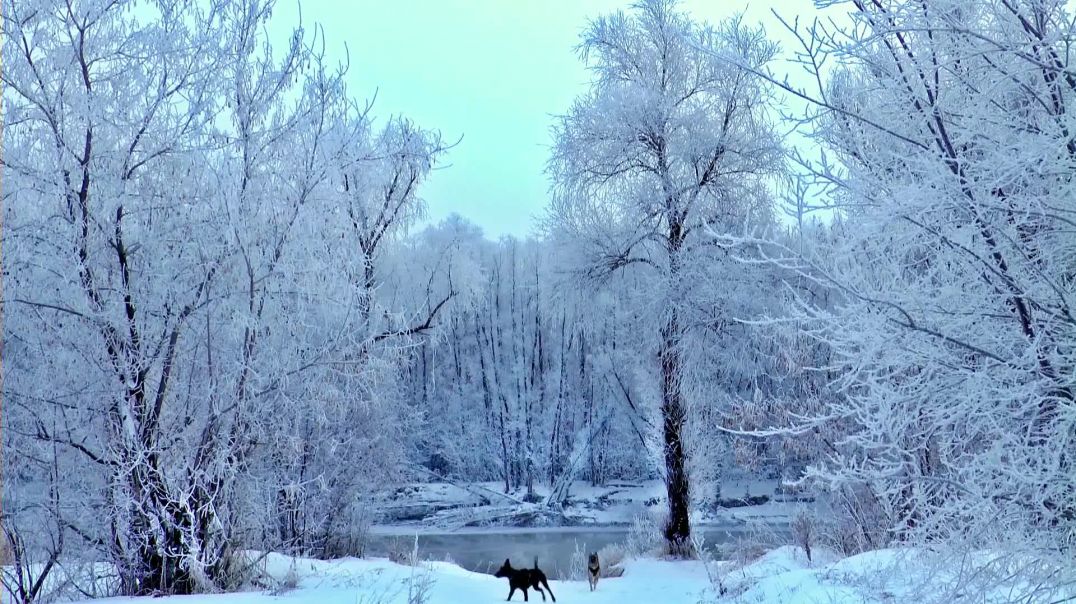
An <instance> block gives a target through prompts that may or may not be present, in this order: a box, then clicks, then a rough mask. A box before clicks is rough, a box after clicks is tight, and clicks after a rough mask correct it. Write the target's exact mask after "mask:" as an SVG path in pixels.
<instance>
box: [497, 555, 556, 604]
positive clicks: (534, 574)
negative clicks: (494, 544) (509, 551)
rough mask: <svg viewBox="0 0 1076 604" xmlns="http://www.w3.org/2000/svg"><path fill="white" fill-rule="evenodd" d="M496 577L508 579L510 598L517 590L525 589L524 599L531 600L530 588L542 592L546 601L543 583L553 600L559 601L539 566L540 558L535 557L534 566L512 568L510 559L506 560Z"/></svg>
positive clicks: (543, 599) (510, 598)
mask: <svg viewBox="0 0 1076 604" xmlns="http://www.w3.org/2000/svg"><path fill="white" fill-rule="evenodd" d="M493 576H494V577H499V578H506V579H508V587H509V589H508V600H509V601H511V600H512V595H513V594H514V593H516V590H517V589H519V590H522V591H523V601H524V602H528V601H530V600H529V598H528V597H527V590H528V589H531V588H533V589H535V590H537V591H538V593H540V594H542V601H543V602H545V591H542V585H545V589H546V591H548V592H549V597H550V598H553V601H554V602H556V601H557V597H556V596H554V595H553V590H552V588H550V587H549V581H547V580H546V577H545V573H543V572H542V571H541V570H540V569H539V568H538V559H537V558H535V559H534V568H512V562H511V561H510V560H509V559H507V558H506V559H505V560H504V565H503V566H501V568H499V569H498V570H497V572H495V573H493Z"/></svg>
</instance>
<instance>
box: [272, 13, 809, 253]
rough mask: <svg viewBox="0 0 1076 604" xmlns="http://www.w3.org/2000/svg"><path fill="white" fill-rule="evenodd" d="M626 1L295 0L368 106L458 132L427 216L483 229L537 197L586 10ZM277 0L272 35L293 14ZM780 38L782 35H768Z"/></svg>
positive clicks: (523, 220)
mask: <svg viewBox="0 0 1076 604" xmlns="http://www.w3.org/2000/svg"><path fill="white" fill-rule="evenodd" d="M628 5H629V1H628V0H440V1H438V0H392V1H381V0H377V1H375V0H356V1H353V2H341V1H338V0H303V1H302V16H303V22H304V25H306V26H307V27H309V26H310V25H311V24H312V23H313V22H315V21H316V22H319V23H321V24H322V26H323V27H324V31H325V35H326V38H327V40H328V51H329V56H330V59H336V60H342V59H343V58H344V56H345V55H344V45H345V44H346V46H347V52H348V56H349V57H350V65H351V68H350V72H349V76H348V77H349V84H350V86H351V88H352V91H353V93H355V94H358V95H361V96H364V97H368V96H370V95H372V94H373V92H374V90H375V89H376V90H377V103H376V105H375V106H374V114H375V115H377V116H381V117H385V116H387V115H389V114H397V113H398V114H404V115H406V116H408V117H410V118H412V119H413V120H415V121H416V122H417V123H418V124H420V125H421V126H423V127H426V128H436V129H439V130H441V132H442V133H443V134H444V137H445V139H446V140H455V139H456V138H458V137H460V136H461V135H462V136H463V140H462V142H461V143H460V144H459V146H457V147H456V148H455V149H453V150H452V151H451V152H450V154H449V156H448V159H447V164H448V165H446V166H445V167H443V168H442V169H440V170H438V171H437V172H436V173H435V174H434V175H433V176H432V177H431V178H430V180H429V181H428V183H427V185H426V187H425V188H424V190H423V197H424V198H425V199H426V201H427V203H428V207H429V220H430V221H434V222H436V221H439V220H441V219H442V218H444V217H445V216H447V215H448V214H450V213H453V212H455V213H459V214H460V215H462V216H464V217H465V218H467V219H468V220H470V221H472V222H474V223H476V224H478V225H479V226H481V227H482V228H483V230H484V231H485V233H486V235H487V236H489V237H491V238H497V237H499V236H501V235H516V236H526V235H528V234H530V233H531V232H532V231H533V228H534V226H535V224H536V220H535V217H536V216H538V215H540V214H541V212H542V210H543V208H544V207H545V205H546V201H547V193H548V182H547V180H546V177H545V174H544V172H543V169H544V167H545V162H546V158H547V157H548V153H549V145H550V143H551V139H550V126H551V125H552V123H553V116H554V115H556V114H558V113H562V112H564V111H565V110H567V108H568V106H569V105H570V103H571V101H572V99H574V98H575V96H576V95H578V94H579V93H580V92H582V91H583V90H585V87H586V83H587V81H588V77H589V75H588V73H587V71H586V69H585V68H584V66H583V64H582V63H581V62H580V60H579V58H578V56H577V55H576V52H575V46H576V44H578V42H579V34H580V32H581V30H582V29H583V27H584V26H585V25H586V23H587V20H588V19H589V18H593V17H596V16H598V15H601V14H604V13H607V12H611V11H614V10H616V9H619V8H626V7H627V6H628ZM297 6H298V5H297V3H296V1H295V0H280V2H279V3H278V5H277V8H276V10H275V12H274V28H281V29H280V31H279V32H274V35H277V34H280V33H283V29H282V28H283V27H284V26H287V25H289V24H293V23H296V22H297V15H298V8H297ZM771 6H776V7H779V10H780V11H781V12H782V14H783V15H794V14H795V13H796V12H797V11H800V12H801V13H803V14H804V16H806V17H809V16H811V15H813V14H814V12H815V11H814V8H813V4H812V2H811V0H776V1H775V2H757V1H756V2H751V3H749V2H747V1H746V0H686V1H685V2H684V4H683V7H684V8H685V9H686V10H688V12H690V13H691V14H692V15H693V16H695V17H696V18H699V19H700V20H708V21H710V22H717V21H720V20H721V19H722V18H724V17H726V16H729V15H732V14H734V13H735V12H738V11H744V10H746V15H747V17H748V19H749V20H752V21H762V22H763V23H764V24H765V25H766V26H767V30H768V31H771V32H772V33H773V34H775V35H776V34H779V33H780V32H779V27H778V26H777V25H776V22H775V21H774V20H773V18H772V16H771V15H770V7H771ZM777 37H778V38H779V39H781V38H783V36H777Z"/></svg>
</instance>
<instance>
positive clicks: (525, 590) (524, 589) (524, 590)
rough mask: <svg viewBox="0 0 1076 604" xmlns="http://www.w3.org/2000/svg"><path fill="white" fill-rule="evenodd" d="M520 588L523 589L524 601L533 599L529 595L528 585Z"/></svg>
mask: <svg viewBox="0 0 1076 604" xmlns="http://www.w3.org/2000/svg"><path fill="white" fill-rule="evenodd" d="M520 589H522V590H523V601H524V602H530V600H531V599H530V598H528V597H527V588H526V587H521V588H520Z"/></svg>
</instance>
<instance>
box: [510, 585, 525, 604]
mask: <svg viewBox="0 0 1076 604" xmlns="http://www.w3.org/2000/svg"><path fill="white" fill-rule="evenodd" d="M514 593H516V588H515V587H509V589H508V600H506V601H507V602H511V601H512V594H514ZM524 593H525V592H524Z"/></svg>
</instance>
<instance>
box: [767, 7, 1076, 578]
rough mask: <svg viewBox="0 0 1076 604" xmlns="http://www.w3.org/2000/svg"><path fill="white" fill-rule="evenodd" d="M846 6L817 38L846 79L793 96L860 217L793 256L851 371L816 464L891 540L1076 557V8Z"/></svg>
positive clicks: (830, 403)
mask: <svg viewBox="0 0 1076 604" xmlns="http://www.w3.org/2000/svg"><path fill="white" fill-rule="evenodd" d="M831 4H834V5H839V4H842V3H831ZM844 4H847V7H848V10H849V14H850V16H851V26H849V27H847V28H845V29H843V30H840V29H838V30H836V31H834V30H830V29H827V28H825V27H822V26H820V25H817V24H816V25H815V27H813V28H810V29H808V30H799V31H798V34H799V35H800V37H801V40H802V41H803V43H804V44H803V48H802V50H801V55H800V56H801V59H802V60H803V62H804V64H805V65H807V66H808V67H809V68H810V69H811V70H813V71H815V72H819V75H820V77H819V80H818V81H819V82H826V83H827V84H826V85H825V86H824V87H822V88H821V89H820V90H817V91H813V92H812V91H807V90H799V89H792V91H793V92H795V93H796V94H798V95H799V96H801V97H804V98H807V99H808V100H809V101H810V102H811V105H810V108H809V110H808V115H807V116H806V117H807V123H808V124H810V125H811V126H812V128H811V130H812V133H813V135H814V136H815V138H816V140H818V141H819V142H821V143H823V144H824V145H825V148H827V149H828V150H829V151H830V152H829V154H828V158H827V160H826V161H820V162H813V163H812V162H805V164H804V166H803V167H804V168H805V171H806V172H807V173H808V174H809V175H810V176H811V178H813V180H814V183H815V184H816V185H818V186H819V187H821V189H820V194H821V195H822V196H823V198H825V199H827V200H828V201H829V202H830V203H832V204H834V205H835V206H836V207H838V208H839V209H840V211H841V214H842V220H841V224H840V228H837V229H835V230H834V234H835V237H834V240H833V241H832V243H831V245H825V246H821V247H818V248H816V252H815V253H808V254H806V258H805V259H803V260H801V261H795V260H791V258H793V257H794V254H791V253H790V251H788V252H786V253H785V258H787V259H788V260H782V261H781V262H783V263H786V264H787V265H788V266H790V267H791V266H795V267H796V268H797V269H798V271H799V272H800V278H801V279H805V280H809V281H811V282H812V287H814V288H816V291H817V289H818V288H821V289H825V290H826V291H828V292H830V295H829V301H830V305H829V306H826V305H821V304H818V303H817V300H812V299H808V298H807V297H804V298H802V299H801V300H799V304H798V305H797V307H798V308H799V309H800V310H801V312H799V313H798V315H799V318H800V319H801V320H803V321H804V325H806V326H807V327H808V328H809V329H810V331H809V332H808V333H811V334H812V335H813V336H814V337H816V338H817V339H818V341H819V342H820V343H821V344H822V345H824V346H825V347H827V348H829V349H830V350H831V352H832V357H831V361H830V362H831V365H830V368H831V369H837V370H838V371H839V373H838V376H837V377H836V381H835V383H834V388H833V390H832V392H831V393H830V394H831V396H829V397H827V399H828V400H827V405H826V406H825V407H824V408H822V409H819V410H816V412H815V413H812V414H811V415H813V416H814V417H816V421H815V422H813V424H814V427H815V428H816V429H818V430H821V431H824V432H828V435H829V437H830V439H831V445H832V448H831V449H830V450H829V451H827V454H826V455H825V456H824V458H823V459H822V460H820V461H819V462H818V463H817V464H816V465H815V467H814V468H813V469H812V471H811V475H812V476H814V477H816V478H818V479H820V481H821V482H822V483H823V484H826V485H828V486H830V487H832V488H834V490H843V491H845V492H853V491H854V492H855V493H857V494H858V495H857V496H856V503H855V506H856V507H857V508H858V509H859V510H860V511H862V510H864V509H869V510H871V514H872V515H873V517H874V519H875V521H876V522H877V523H878V528H881V529H882V531H883V534H884V536H885V539H886V540H888V539H899V540H905V541H911V542H916V543H938V542H948V543H960V544H963V545H965V546H970V547H984V546H999V545H1000V546H1002V550H1001V551H1008V552H1010V553H1014V554H1016V555H1017V557H1015V558H1006V560H1009V561H1013V560H1016V561H1019V562H1018V563H1019V564H1020V565H1021V569H1020V570H1018V571H1015V572H1022V573H1033V572H1038V571H1042V572H1044V573H1050V572H1054V571H1053V570H1051V569H1052V568H1056V567H1042V566H1038V565H1037V564H1036V563H1032V561H1033V560H1039V559H1043V558H1045V559H1047V560H1050V559H1052V560H1053V561H1055V562H1056V561H1058V560H1061V561H1062V562H1061V568H1066V567H1067V568H1068V569H1071V568H1072V567H1071V548H1072V547H1073V536H1074V535H1076V524H1074V523H1076V507H1074V504H1073V502H1074V501H1076V467H1074V465H1073V457H1072V452H1073V450H1074V445H1076V441H1074V438H1076V430H1074V426H1076V405H1074V400H1076V399H1074V392H1076V382H1074V376H1076V373H1074V367H1076V357H1074V355H1076V349H1074V346H1073V344H1074V343H1076V321H1074V319H1073V301H1074V295H1076V293H1074V292H1076V280H1074V276H1076V273H1074V271H1073V258H1074V256H1076V237H1074V236H1073V233H1074V231H1073V225H1074V223H1073V217H1074V216H1076V205H1074V199H1076V197H1074V196H1073V178H1072V177H1073V174H1074V161H1076V138H1074V136H1073V117H1072V116H1073V114H1072V105H1073V103H1074V102H1076V75H1074V74H1073V72H1072V71H1071V68H1070V64H1071V60H1072V56H1071V41H1072V38H1073V35H1074V33H1076V32H1074V30H1073V25H1072V23H1073V21H1072V15H1071V13H1070V12H1069V10H1068V9H1067V7H1066V4H1065V3H1064V2H1052V1H1046V2H1017V1H1010V0H1001V1H999V2H972V3H969V2H948V1H938V2H929V3H927V2H913V1H903V0H871V1H860V0H855V1H853V2H849V3H844ZM838 55H839V56H841V57H842V58H843V59H844V60H843V61H842V64H841V66H839V67H836V68H833V69H832V70H827V69H826V68H824V67H828V65H827V64H826V61H825V59H826V58H827V57H829V58H832V57H834V56H838ZM767 77H769V78H770V79H771V81H772V82H773V83H775V84H778V85H780V86H783V87H785V88H789V87H788V85H787V84H784V83H783V80H780V79H778V78H774V77H772V76H770V75H769V74H767ZM875 544H877V543H875ZM1052 580H1056V576H1055V577H1054V579H1052Z"/></svg>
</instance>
